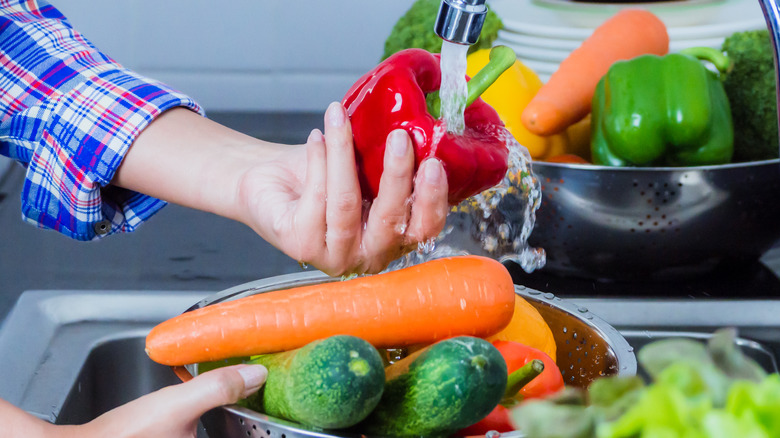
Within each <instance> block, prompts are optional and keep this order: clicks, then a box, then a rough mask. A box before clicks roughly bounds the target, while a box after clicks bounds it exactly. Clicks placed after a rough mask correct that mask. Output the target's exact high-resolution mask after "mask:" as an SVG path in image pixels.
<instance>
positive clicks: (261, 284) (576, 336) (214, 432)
mask: <svg viewBox="0 0 780 438" xmlns="http://www.w3.org/2000/svg"><path fill="white" fill-rule="evenodd" d="M328 281H336V280H334V279H333V278H331V277H328V276H326V275H324V274H322V273H320V272H311V273H300V274H291V275H283V276H279V277H272V278H269V279H264V280H258V281H254V282H251V283H246V284H243V285H239V286H236V287H233V288H230V289H227V290H224V291H222V292H219V293H217V294H215V295H213V296H211V297H209V298H206V299H204V300H203V301H200V302H199V303H197V304H195V305H194V306H192V307H191V308H190V309H189V310H188V311H191V310H195V309H198V308H201V307H205V306H208V305H212V304H215V303H219V302H222V301H229V300H234V299H237V298H241V297H246V296H249V295H254V294H258V293H264V292H270V291H274V290H280V289H288V288H292V287H298V286H308V285H313V284H320V283H325V282H328ZM515 292H516V293H517V294H519V295H521V296H522V297H523V298H525V299H526V300H528V302H529V303H531V304H532V305H533V306H534V307H535V308H536V309H537V310H538V311H539V313H540V314H541V315H542V317H543V318H544V319H545V321H547V323H548V325H549V326H550V328H551V330H552V332H553V335H554V337H555V343H556V345H557V364H558V366H559V368H560V369H561V372H562V373H563V376H564V381H565V382H566V384H567V385H571V386H576V387H583V388H584V387H586V386H587V385H588V384H589V383H590V382H591V381H593V380H594V379H595V378H597V377H600V376H607V375H635V374H636V370H637V363H636V357H635V356H634V352H633V348H632V347H631V346H630V345H629V344H628V342H627V341H626V340H625V338H624V337H623V336H622V335H621V334H620V333H619V332H618V331H617V330H616V329H615V328H613V327H612V326H610V325H609V324H607V323H606V322H605V321H604V320H602V319H601V318H599V317H598V316H596V315H594V314H592V313H591V312H590V311H589V310H588V309H586V308H584V307H580V306H577V305H575V304H573V303H571V302H568V301H565V300H562V299H561V298H558V297H556V296H554V295H553V294H550V293H542V292H539V291H537V290H533V289H529V288H526V287H524V286H515ZM182 372H185V373H189V375H196V374H197V365H188V366H186V367H183V368H179V369H178V370H177V374H178V375H179V376H181V377H184V378H185V379H186V377H187V376H186V375H183V374H182ZM201 422H202V423H203V426H204V427H205V428H206V431H207V432H208V434H209V437H210V438H239V437H264V438H303V437H321V438H327V437H362V438H365V436H364V435H360V434H353V433H345V432H343V431H322V430H314V429H308V428H306V427H303V426H301V425H299V424H295V423H292V422H289V421H284V420H281V419H278V418H274V417H270V416H267V415H264V414H260V413H257V412H255V411H252V410H250V409H246V408H243V407H241V406H237V405H229V406H224V407H221V408H216V409H213V410H211V411H209V412H207V413H206V414H205V415H204V416H203V417H202V418H201Z"/></svg>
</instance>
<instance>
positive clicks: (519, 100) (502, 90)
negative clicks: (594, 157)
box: [466, 49, 590, 160]
mask: <svg viewBox="0 0 780 438" xmlns="http://www.w3.org/2000/svg"><path fill="white" fill-rule="evenodd" d="M489 54H490V50H489V49H482V50H477V51H476V52H474V53H472V54H470V55H469V56H468V67H467V70H466V73H467V74H468V75H469V76H474V75H475V74H476V73H477V72H478V71H479V70H481V69H482V67H484V66H485V65H486V64H487V63H488V60H489ZM541 87H542V81H541V79H539V76H538V75H537V74H536V73H535V72H534V71H533V70H531V69H530V68H528V67H527V66H525V65H524V64H523V63H521V62H520V61H519V60H517V61H515V63H514V65H513V66H512V67H510V68H509V69H508V70H507V71H505V72H504V73H503V74H502V75H501V76H499V77H498V79H497V80H496V81H495V82H494V83H493V85H491V86H490V87H489V88H488V89H487V90H485V92H484V93H482V96H481V97H482V100H484V101H485V102H486V103H487V104H488V105H490V106H492V107H493V109H495V110H496V112H497V113H498V116H499V117H500V118H501V120H502V121H503V122H504V124H505V125H506V128H507V130H508V131H509V132H510V133H511V134H512V136H514V137H515V139H516V140H517V141H518V143H520V144H521V145H523V146H525V147H526V148H527V149H528V152H529V153H530V154H531V158H533V159H536V160H545V159H548V158H551V157H554V156H557V155H562V154H567V153H570V154H577V155H581V154H582V153H586V154H587V153H589V151H590V143H589V140H590V133H589V131H590V128H589V126H590V123H589V120H585V121H583V122H581V123H580V124H575V125H574V126H572V128H575V127H577V128H576V130H574V129H572V130H573V132H572V133H571V135H570V133H569V131H568V130H567V131H566V132H563V133H561V134H556V135H552V136H548V137H542V136H539V135H536V134H533V133H531V132H530V131H528V130H527V129H526V128H525V126H523V123H522V122H521V121H520V115H521V114H522V113H523V109H524V108H525V107H526V105H528V102H530V101H531V99H532V98H533V97H534V95H536V93H537V92H538V91H539V89H540V88H541ZM578 125H579V126H578ZM584 131H587V132H588V134H587V136H583V135H580V133H582V132H584ZM572 140H574V141H572ZM583 143H585V144H583ZM583 158H588V157H587V156H585V157H583Z"/></svg>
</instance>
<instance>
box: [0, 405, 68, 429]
mask: <svg viewBox="0 0 780 438" xmlns="http://www.w3.org/2000/svg"><path fill="white" fill-rule="evenodd" d="M0 424H2V427H0V438H16V437H27V438H39V437H40V438H51V437H56V436H61V435H60V434H59V433H55V432H62V433H67V432H68V431H67V430H66V429H70V428H63V429H59V430H56V428H55V427H54V426H53V425H52V424H50V423H47V422H45V421H43V420H41V419H38V418H35V417H34V416H32V415H30V414H28V413H27V412H25V411H23V410H21V409H19V408H17V407H15V406H13V405H12V404H10V403H8V402H7V401H5V400H2V399H0Z"/></svg>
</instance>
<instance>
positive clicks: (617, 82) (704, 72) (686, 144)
mask: <svg viewBox="0 0 780 438" xmlns="http://www.w3.org/2000/svg"><path fill="white" fill-rule="evenodd" d="M700 59H703V60H707V61H710V62H711V63H712V64H713V65H714V66H715V68H716V69H717V70H719V71H721V72H724V71H726V70H727V69H728V68H729V66H730V62H729V59H728V58H727V57H726V56H725V55H724V54H723V53H721V52H720V51H718V50H716V49H711V48H708V47H695V48H691V49H685V50H683V51H681V52H680V53H673V54H669V55H666V56H657V55H642V56H639V57H636V58H633V59H630V60H626V61H619V62H616V63H615V64H613V65H612V67H610V69H609V71H608V72H607V74H606V75H604V77H603V78H602V79H601V81H599V84H598V86H597V88H596V92H595V94H594V96H593V106H592V116H591V117H592V124H591V150H592V153H593V163H594V164H601V165H606V166H700V165H711V164H723V163H728V162H729V161H731V157H732V155H733V153H734V126H733V123H732V120H731V108H730V106H729V100H728V97H727V96H726V92H725V91H724V89H723V84H722V83H721V81H720V79H719V77H718V75H717V73H715V72H714V71H711V70H709V69H708V68H707V67H705V65H704V64H703V63H702V62H701V61H700Z"/></svg>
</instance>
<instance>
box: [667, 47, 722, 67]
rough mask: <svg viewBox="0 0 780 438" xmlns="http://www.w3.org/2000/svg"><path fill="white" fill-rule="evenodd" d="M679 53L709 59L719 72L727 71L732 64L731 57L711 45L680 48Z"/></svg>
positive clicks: (703, 59) (704, 59)
mask: <svg viewBox="0 0 780 438" xmlns="http://www.w3.org/2000/svg"><path fill="white" fill-rule="evenodd" d="M679 53H681V54H683V55H688V56H692V57H694V58H696V59H699V60H702V61H709V62H711V63H712V65H714V66H715V68H717V69H718V71H719V72H721V73H728V72H729V71H730V70H731V67H732V66H733V64H732V62H731V59H729V57H728V56H726V55H725V54H724V53H723V52H721V51H720V50H718V49H715V48H712V47H687V48H685V49H682V50H680V52H679Z"/></svg>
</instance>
